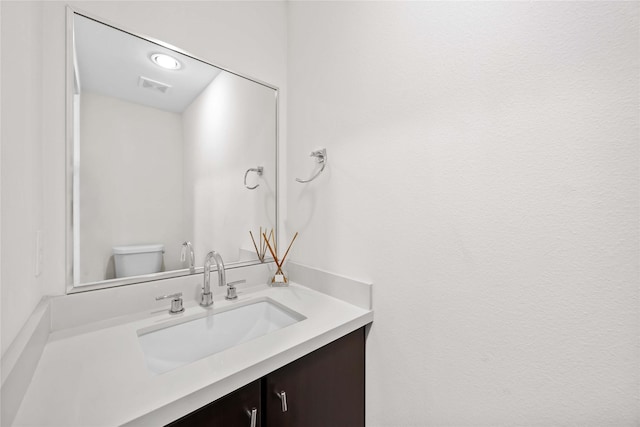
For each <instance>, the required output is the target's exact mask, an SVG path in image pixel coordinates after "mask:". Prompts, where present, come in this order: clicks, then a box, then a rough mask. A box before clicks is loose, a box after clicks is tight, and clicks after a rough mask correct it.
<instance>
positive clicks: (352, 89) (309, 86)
mask: <svg viewBox="0 0 640 427" xmlns="http://www.w3.org/2000/svg"><path fill="white" fill-rule="evenodd" d="M638 8H639V3H638V2H632V3H615V2H540V3H538V2H477V3H473V2H381V3H369V2H292V3H290V6H289V19H288V31H289V37H288V40H289V53H288V55H289V62H288V63H289V68H288V75H289V81H288V87H289V94H290V96H289V110H288V111H289V115H288V123H289V133H288V141H289V145H288V153H287V157H288V163H287V166H288V175H289V177H291V179H288V180H287V184H288V192H287V198H288V219H287V223H286V226H287V232H288V234H293V232H295V231H300V232H301V235H300V237H299V238H298V240H297V241H296V247H295V250H294V251H293V252H292V259H294V260H296V261H298V262H301V263H304V264H308V265H314V266H317V267H319V268H323V269H326V270H329V271H333V272H336V273H341V274H344V275H347V276H352V277H356V278H362V279H366V280H371V281H372V282H373V283H374V284H375V286H374V308H375V321H374V324H373V328H372V330H371V333H370V335H369V338H368V342H367V350H368V351H367V358H368V359H367V425H368V426H369V427H376V426H426V425H439V426H481V425H482V426H488V425H544V426H550V425H589V426H623V425H638V423H640V409H639V406H638V397H639V396H638V392H639V386H640V382H639V380H640V377H639V375H640V373H639V369H638V360H639V357H640V349H639V343H638V334H639V332H640V325H639V318H638V303H639V298H638V282H639V280H638V279H639V265H638V263H639V244H638V243H639V236H638V218H639V201H638V194H639V192H638V190H639V187H638V181H639V176H638V160H639V158H638V154H639V153H638V148H639V139H638V134H639V128H638V106H639V100H638V93H639V91H638V82H639V55H640V49H639V47H640V46H639V44H638V30H639V23H638ZM323 146H324V147H326V148H327V150H328V157H329V165H328V170H327V171H326V172H325V173H324V175H322V176H320V178H318V179H317V180H316V181H315V182H313V183H311V184H308V185H300V184H298V183H296V182H294V181H293V177H294V176H301V177H304V176H306V175H307V174H308V173H309V169H310V168H311V167H312V164H311V160H310V159H309V157H308V155H309V152H310V151H311V150H312V149H314V148H317V147H323Z"/></svg>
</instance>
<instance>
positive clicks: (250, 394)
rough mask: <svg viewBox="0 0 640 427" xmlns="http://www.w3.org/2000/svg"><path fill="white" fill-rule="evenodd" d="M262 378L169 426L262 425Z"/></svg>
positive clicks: (232, 426)
mask: <svg viewBox="0 0 640 427" xmlns="http://www.w3.org/2000/svg"><path fill="white" fill-rule="evenodd" d="M261 385H262V380H257V381H254V382H252V383H249V384H247V385H246V386H244V387H242V388H240V389H238V390H236V391H234V392H231V393H229V394H227V395H226V396H224V397H221V398H220V399H218V400H216V401H215V402H212V403H210V404H208V405H206V406H203V407H202V408H200V409H198V410H196V411H193V412H192V413H190V414H188V415H186V416H184V417H182V418H180V419H179V420H177V421H174V422H172V423H171V424H169V426H171V427H200V426H202V427H205V426H206V427H214V426H216V427H217V426H224V427H251V426H253V427H260V426H262V425H263V424H262V422H261V419H260V418H261V416H262V406H261V401H262V399H261V394H262V388H261Z"/></svg>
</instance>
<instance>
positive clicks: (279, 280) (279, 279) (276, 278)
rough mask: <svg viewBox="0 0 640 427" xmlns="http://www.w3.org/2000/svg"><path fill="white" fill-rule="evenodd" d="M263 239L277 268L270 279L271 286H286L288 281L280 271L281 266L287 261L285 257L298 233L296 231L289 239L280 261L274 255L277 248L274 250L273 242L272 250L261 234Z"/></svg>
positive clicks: (265, 237)
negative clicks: (289, 241)
mask: <svg viewBox="0 0 640 427" xmlns="http://www.w3.org/2000/svg"><path fill="white" fill-rule="evenodd" d="M263 237H264V239H265V241H266V242H267V248H268V249H269V252H271V256H272V257H273V260H274V261H275V263H276V267H278V269H277V270H276V273H275V274H274V275H273V277H272V278H271V284H273V285H278V284H280V285H287V284H288V283H289V280H288V279H287V276H286V275H285V274H284V271H282V266H283V265H284V261H285V260H286V259H287V255H289V250H291V246H293V242H295V241H296V237H298V232H297V231H296V234H295V235H294V236H293V239H291V243H289V247H288V248H287V251H286V252H285V253H284V256H283V257H282V259H278V255H276V253H277V248H275V242H274V245H273V246H274V247H273V248H272V247H271V244H270V243H269V240H268V239H267V236H266V234H264V233H263ZM274 248H275V250H274Z"/></svg>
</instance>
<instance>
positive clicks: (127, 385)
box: [14, 283, 373, 427]
mask: <svg viewBox="0 0 640 427" xmlns="http://www.w3.org/2000/svg"><path fill="white" fill-rule="evenodd" d="M265 297H267V298H270V299H272V300H274V301H276V302H278V303H280V304H283V305H285V306H286V307H288V308H290V309H291V310H294V311H296V312H297V313H299V314H301V315H303V316H304V317H306V319H304V320H302V321H300V322H298V323H295V324H293V325H290V326H287V327H285V328H283V329H280V330H277V331H273V332H271V333H269V334H267V335H264V336H262V337H259V338H256V339H254V340H252V341H249V342H246V343H242V344H239V345H237V346H235V347H232V348H230V349H228V350H225V351H223V352H220V353H217V354H213V355H211V356H208V357H206V358H204V359H201V360H198V361H196V362H193V363H191V364H189V365H185V366H182V367H180V368H177V369H175V370H172V371H169V372H166V373H164V374H161V375H158V374H154V373H152V372H151V371H150V370H148V369H147V366H146V364H145V358H144V355H143V353H142V348H141V346H140V344H139V341H138V333H137V331H138V330H140V329H143V328H147V327H150V326H153V325H158V324H162V323H164V322H173V321H175V320H176V318H177V317H179V316H181V317H183V318H184V319H185V320H186V319H189V318H191V317H198V316H202V313H203V312H205V311H207V309H204V308H202V307H200V306H198V305H197V304H196V303H195V302H193V301H190V302H186V303H185V308H186V310H185V312H184V313H182V314H179V315H170V314H169V313H168V311H167V310H162V311H158V310H157V309H155V310H153V311H152V310H149V311H145V312H141V313H137V314H133V315H127V316H121V317H116V318H112V319H108V320H103V321H96V322H92V323H89V324H86V325H83V326H77V327H73V328H67V329H62V330H59V331H55V332H53V333H51V335H50V336H49V340H48V342H47V344H46V346H45V348H44V352H43V354H42V357H41V359H40V361H39V363H38V366H37V368H36V371H35V373H34V376H33V379H32V381H31V384H30V385H29V388H28V390H27V392H26V394H25V396H24V399H23V401H22V404H21V406H20V409H19V411H18V414H17V416H16V418H15V420H14V425H15V426H65V427H70V426H82V427H88V426H115V425H125V424H126V425H131V426H134V425H140V426H142V425H155V426H158V425H164V424H166V423H168V422H171V421H173V420H175V419H177V418H179V417H181V416H183V415H186V414H187V413H189V412H191V411H193V410H195V409H197V408H199V407H201V406H203V405H205V404H207V403H209V402H211V401H213V400H216V399H218V398H220V397H222V396H224V395H226V394H228V393H229V392H231V391H233V390H235V389H237V388H239V387H241V386H242V385H244V384H247V383H249V382H251V381H254V380H256V379H258V378H260V377H262V376H264V375H266V374H268V373H269V372H272V371H274V370H275V369H278V368H279V367H282V366H284V365H286V364H287V363H290V362H292V361H294V360H296V359H298V358H300V357H301V356H303V355H305V354H307V353H309V352H311V351H313V350H316V349H318V348H320V347H322V346H324V345H326V344H328V343H330V342H332V341H334V340H335V339H337V338H339V337H341V336H343V335H345V334H347V333H349V332H352V331H354V330H356V329H358V328H360V327H362V326H364V325H366V324H368V323H370V322H372V321H373V312H372V311H371V310H365V309H363V308H359V307H357V306H355V305H351V304H349V303H346V302H344V301H342V300H339V299H336V298H333V297H331V296H328V295H325V294H322V293H319V292H316V291H313V290H311V289H309V288H306V287H303V286H300V285H297V284H293V283H292V284H291V285H290V286H289V287H284V288H272V287H268V286H259V287H256V288H251V289H247V290H245V291H244V292H243V293H242V294H241V295H239V299H238V300H237V301H233V302H230V301H226V300H224V299H222V300H220V298H218V300H216V301H215V303H214V309H213V311H214V312H215V311H217V310H219V309H224V308H227V307H229V306H231V305H234V304H243V303H246V302H247V301H248V300H250V299H260V298H265Z"/></svg>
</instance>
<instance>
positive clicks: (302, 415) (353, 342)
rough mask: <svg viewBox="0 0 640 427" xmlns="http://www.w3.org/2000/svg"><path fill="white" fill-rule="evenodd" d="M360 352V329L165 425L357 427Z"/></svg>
mask: <svg viewBox="0 0 640 427" xmlns="http://www.w3.org/2000/svg"><path fill="white" fill-rule="evenodd" d="M364 351H365V328H360V329H358V330H356V331H354V332H351V333H350V334H348V335H345V336H344V337H342V338H339V339H337V340H336V341H334V342H332V343H330V344H327V345H326V346H324V347H322V348H320V349H318V350H316V351H314V352H312V353H309V354H307V355H306V356H303V357H302V358H300V359H298V360H295V361H294V362H292V363H289V364H288V365H286V366H283V367H282V368H280V369H278V370H276V371H274V372H271V373H270V374H268V375H266V376H264V377H263V378H261V379H260V380H257V381H254V382H253V383H251V384H248V385H246V386H244V387H242V388H240V389H238V390H236V391H234V392H232V393H230V394H228V395H226V396H225V397H223V398H221V399H218V400H216V401H215V402H213V403H210V404H209V405H207V406H204V407H203V408H200V409H198V410H197V411H194V412H192V413H191V414H189V415H186V416H185V417H183V418H181V419H179V420H178V421H175V422H173V423H171V424H169V425H170V426H172V427H176V426H180V427H184V426H205V425H206V426H215V427H235V426H240V427H251V426H252V425H253V424H252V423H251V417H250V415H251V410H252V409H254V408H255V410H256V413H257V418H256V419H255V427H259V426H262V427H362V426H364V374H365V372H364V367H365V365H364V362H365V353H364Z"/></svg>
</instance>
